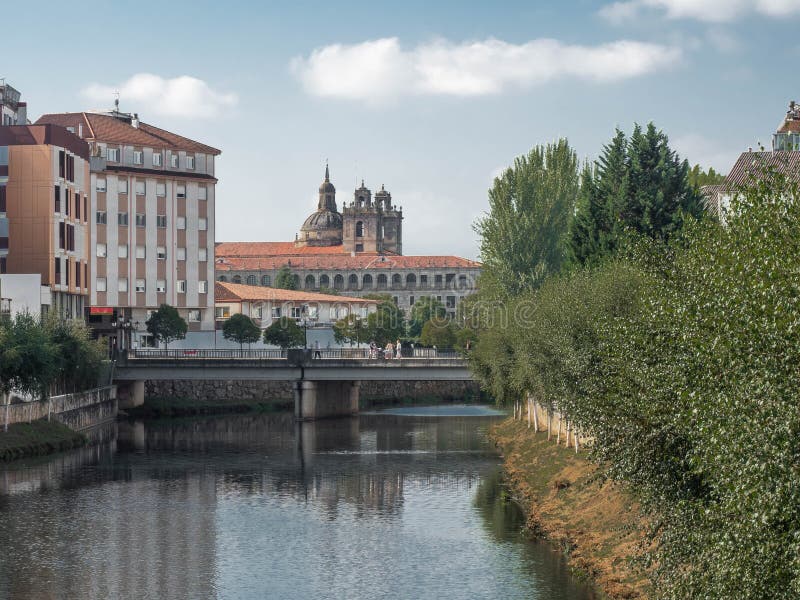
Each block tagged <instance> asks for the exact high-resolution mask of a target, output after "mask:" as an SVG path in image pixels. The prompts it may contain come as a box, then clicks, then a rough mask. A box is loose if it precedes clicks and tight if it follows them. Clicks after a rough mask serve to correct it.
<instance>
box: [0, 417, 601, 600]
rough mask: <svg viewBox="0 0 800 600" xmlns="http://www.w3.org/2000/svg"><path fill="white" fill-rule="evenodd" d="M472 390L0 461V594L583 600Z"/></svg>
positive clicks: (227, 420) (202, 425) (179, 426)
mask: <svg viewBox="0 0 800 600" xmlns="http://www.w3.org/2000/svg"><path fill="white" fill-rule="evenodd" d="M497 418H499V417H498V416H496V415H494V414H493V412H492V411H490V410H488V409H480V408H476V407H462V408H456V407H451V406H448V407H437V408H423V409H419V408H414V409H394V410H389V411H384V412H375V413H369V414H362V415H361V416H360V417H358V418H353V419H343V420H333V421H320V422H316V423H302V424H297V423H295V422H294V420H293V418H292V416H291V415H288V414H285V415H284V414H280V415H257V416H252V415H247V416H231V417H215V418H209V419H199V420H197V419H193V420H186V421H161V422H148V423H136V424H119V425H118V426H116V425H115V426H113V427H111V428H107V429H105V430H102V431H98V432H96V435H98V436H100V437H101V438H102V439H100V440H98V444H97V445H95V446H93V447H89V448H84V449H81V450H77V451H75V452H72V453H69V454H64V455H61V456H58V457H56V458H50V459H47V460H40V461H35V462H26V463H15V464H13V465H10V466H5V467H0V598H14V599H16V598H20V599H32V600H38V599H51V598H52V599H56V598H57V599H61V598H65V599H72V598H81V599H83V598H97V599H101V598H102V599H106V598H114V599H128V598H130V599H143V598H153V599H161V598H165V599H166V598H169V599H178V598H191V599H195V598H196V599H205V598H218V599H229V598H230V599H250V598H254V599H255V598H258V599H261V598H277V599H294V598H297V599H314V598H354V599H360V598H409V599H417V598H437V599H439V598H445V599H447V600H455V599H460V598H464V599H475V598H488V599H494V598H497V599H503V600H511V599H515V598H541V599H543V600H545V599H546V600H560V599H565V600H566V599H569V600H584V599H590V598H592V597H593V596H592V595H591V593H590V592H589V591H588V590H586V589H585V588H584V587H583V586H581V585H580V584H579V583H578V582H576V581H575V580H574V579H573V578H572V577H571V576H570V574H569V572H568V570H567V569H566V566H565V565H564V562H563V560H562V559H561V557H560V556H559V555H558V554H556V553H555V552H554V551H553V550H552V549H551V548H549V547H548V546H546V545H544V544H536V543H530V542H527V541H526V540H525V538H524V537H523V536H522V535H521V534H520V530H521V527H522V517H521V515H520V514H519V512H518V511H517V510H516V508H515V507H514V506H513V505H512V504H510V503H508V502H506V501H504V499H503V493H502V487H501V485H500V484H501V481H500V460H499V458H498V457H497V455H496V454H495V452H494V450H493V448H492V447H491V446H490V444H489V443H488V442H487V440H486V431H487V428H488V427H489V426H490V425H491V424H492V422H494V421H495V420H496V419H497Z"/></svg>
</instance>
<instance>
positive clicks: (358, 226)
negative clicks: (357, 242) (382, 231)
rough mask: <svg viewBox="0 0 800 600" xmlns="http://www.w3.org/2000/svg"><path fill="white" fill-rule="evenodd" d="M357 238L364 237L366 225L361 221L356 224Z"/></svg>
mask: <svg viewBox="0 0 800 600" xmlns="http://www.w3.org/2000/svg"><path fill="white" fill-rule="evenodd" d="M356 237H364V223H363V222H361V221H358V222H357V223H356Z"/></svg>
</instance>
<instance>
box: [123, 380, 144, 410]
mask: <svg viewBox="0 0 800 600" xmlns="http://www.w3.org/2000/svg"><path fill="white" fill-rule="evenodd" d="M117 401H118V402H119V408H120V409H122V410H124V409H126V408H133V407H135V406H141V405H142V404H144V381H119V382H117Z"/></svg>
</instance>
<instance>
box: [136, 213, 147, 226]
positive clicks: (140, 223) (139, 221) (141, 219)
mask: <svg viewBox="0 0 800 600" xmlns="http://www.w3.org/2000/svg"><path fill="white" fill-rule="evenodd" d="M145 224H146V220H145V218H144V215H143V214H142V213H136V226H137V227H144V226H145Z"/></svg>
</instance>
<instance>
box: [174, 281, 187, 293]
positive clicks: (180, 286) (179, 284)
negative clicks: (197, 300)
mask: <svg viewBox="0 0 800 600" xmlns="http://www.w3.org/2000/svg"><path fill="white" fill-rule="evenodd" d="M175 289H176V290H177V291H178V293H179V294H185V293H186V280H185V279H178V280H177V281H176V282H175Z"/></svg>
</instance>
